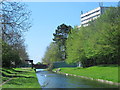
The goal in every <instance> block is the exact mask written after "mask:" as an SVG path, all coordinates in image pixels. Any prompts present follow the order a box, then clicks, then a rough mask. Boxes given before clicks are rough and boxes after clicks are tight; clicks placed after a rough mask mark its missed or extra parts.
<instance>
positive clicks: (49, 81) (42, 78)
mask: <svg viewBox="0 0 120 90" xmlns="http://www.w3.org/2000/svg"><path fill="white" fill-rule="evenodd" d="M36 75H37V78H38V82H39V84H40V85H41V87H42V88H114V87H116V86H114V85H109V84H105V83H101V82H98V81H93V80H88V79H83V78H79V77H74V76H66V75H62V74H57V73H53V72H50V71H44V70H42V69H37V72H36Z"/></svg>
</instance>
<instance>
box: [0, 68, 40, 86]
mask: <svg viewBox="0 0 120 90" xmlns="http://www.w3.org/2000/svg"><path fill="white" fill-rule="evenodd" d="M1 71H2V75H3V76H2V81H3V82H5V81H6V80H8V79H10V78H13V79H12V80H10V81H9V82H7V83H5V84H4V85H2V88H40V85H39V83H38V80H37V77H36V74H35V71H34V70H33V69H31V68H14V69H7V68H2V70H1Z"/></svg>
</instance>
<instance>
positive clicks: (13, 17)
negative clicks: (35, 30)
mask: <svg viewBox="0 0 120 90" xmlns="http://www.w3.org/2000/svg"><path fill="white" fill-rule="evenodd" d="M0 6H1V7H0V23H1V24H0V26H1V30H2V41H1V42H3V44H2V46H3V53H2V60H3V63H4V66H11V65H8V64H7V63H9V64H11V62H14V63H15V65H17V64H19V63H18V62H19V61H21V60H22V61H23V59H25V58H28V55H27V52H26V47H25V45H24V38H23V35H24V32H26V31H28V29H29V28H30V27H31V22H30V19H29V18H30V15H31V12H30V10H28V9H27V8H26V5H25V4H24V3H20V2H9V1H7V0H3V1H1V2H0ZM16 60H17V61H16Z"/></svg>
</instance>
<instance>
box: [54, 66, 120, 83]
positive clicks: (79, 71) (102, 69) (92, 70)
mask: <svg viewBox="0 0 120 90" xmlns="http://www.w3.org/2000/svg"><path fill="white" fill-rule="evenodd" d="M119 68H120V67H119ZM55 70H56V69H53V71H55ZM60 72H63V73H68V74H74V75H78V76H85V77H89V78H93V79H103V80H108V81H113V82H117V83H118V82H119V83H120V80H119V79H118V66H117V65H101V66H93V67H89V68H80V67H75V68H61V70H60Z"/></svg>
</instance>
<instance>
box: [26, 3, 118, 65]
mask: <svg viewBox="0 0 120 90" xmlns="http://www.w3.org/2000/svg"><path fill="white" fill-rule="evenodd" d="M25 4H26V5H27V8H28V9H29V10H31V23H32V27H31V28H30V30H29V31H28V32H27V33H26V34H25V44H26V45H27V52H28V55H29V59H30V60H33V61H34V63H37V62H42V58H43V57H44V54H45V51H46V47H47V46H49V44H50V43H51V42H52V41H53V40H52V38H53V33H54V32H55V29H56V28H57V26H59V25H61V24H63V23H64V24H66V25H71V26H72V27H74V26H76V25H78V26H79V25H80V13H81V11H83V13H86V12H87V11H90V10H92V9H95V8H97V7H98V6H99V2H25ZM116 5H117V2H103V6H116Z"/></svg>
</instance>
